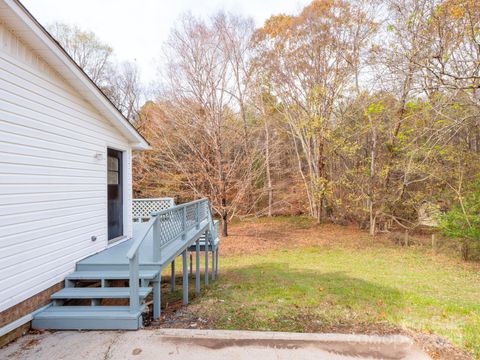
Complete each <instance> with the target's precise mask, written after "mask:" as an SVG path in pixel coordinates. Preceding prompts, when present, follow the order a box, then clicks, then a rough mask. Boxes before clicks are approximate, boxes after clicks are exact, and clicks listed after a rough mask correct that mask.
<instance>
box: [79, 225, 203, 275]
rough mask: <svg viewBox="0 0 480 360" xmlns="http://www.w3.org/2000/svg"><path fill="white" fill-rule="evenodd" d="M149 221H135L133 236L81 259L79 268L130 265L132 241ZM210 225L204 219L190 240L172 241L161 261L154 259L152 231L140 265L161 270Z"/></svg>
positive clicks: (190, 234) (163, 250)
mask: <svg viewBox="0 0 480 360" xmlns="http://www.w3.org/2000/svg"><path fill="white" fill-rule="evenodd" d="M146 226H147V223H140V222H136V223H133V238H132V239H128V240H126V241H124V242H122V243H121V244H118V245H113V246H112V247H110V248H107V249H105V250H102V251H100V252H99V253H97V254H94V255H92V256H89V257H87V258H85V259H83V260H80V261H79V262H78V264H77V267H78V268H85V267H87V266H95V265H125V266H128V258H127V252H128V250H129V249H130V247H131V246H132V243H133V242H134V241H135V239H136V238H137V237H138V236H141V235H142V234H143V232H144V229H145V228H146ZM207 227H208V221H207V220H204V221H202V223H201V224H200V227H199V229H192V230H190V232H189V234H187V236H186V239H188V240H181V239H178V240H175V241H172V242H170V243H169V244H168V245H167V246H166V247H165V248H163V249H162V253H161V258H160V261H154V260H153V251H152V248H153V236H152V232H151V231H150V232H149V233H148V234H147V237H146V238H145V241H144V242H143V243H142V245H141V246H140V249H139V265H140V266H142V265H148V266H149V267H151V266H159V270H160V269H163V268H164V267H166V266H168V265H169V264H170V263H171V262H172V261H173V260H174V259H175V258H176V257H177V256H180V255H181V253H182V252H183V251H184V250H185V249H187V248H188V247H190V246H191V245H192V244H194V243H195V241H196V240H197V239H198V238H200V237H201V236H202V234H203V233H205V230H206V229H207Z"/></svg>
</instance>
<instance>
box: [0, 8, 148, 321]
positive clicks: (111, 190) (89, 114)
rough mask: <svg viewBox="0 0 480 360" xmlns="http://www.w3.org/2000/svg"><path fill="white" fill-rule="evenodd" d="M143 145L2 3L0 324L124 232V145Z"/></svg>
mask: <svg viewBox="0 0 480 360" xmlns="http://www.w3.org/2000/svg"><path fill="white" fill-rule="evenodd" d="M147 148H148V143H147V142H146V141H145V140H144V139H143V138H142V136H140V134H139V133H138V132H137V131H136V130H135V128H134V127H133V126H132V125H131V124H130V123H129V122H128V121H127V119H125V118H124V117H123V116H122V114H121V113H120V112H119V111H118V110H117V109H116V108H115V106H113V104H112V103H111V102H110V101H109V100H108V99H107V98H106V97H105V96H104V94H103V93H102V92H101V91H100V90H99V89H98V88H97V86H96V85H95V84H94V83H93V82H92V81H91V80H90V78H89V77H88V76H87V75H86V74H85V73H84V72H83V71H82V70H81V69H80V68H79V67H78V66H77V65H76V64H75V62H74V61H73V60H72V59H71V58H70V57H69V56H68V55H67V54H66V52H65V51H64V50H63V49H62V48H61V46H59V45H58V43H57V42H56V41H55V40H54V39H53V38H52V37H51V36H50V35H49V34H48V32H47V31H46V30H45V29H44V28H43V27H42V26H41V25H40V24H39V23H38V22H37V21H36V20H35V19H34V18H33V17H32V15H31V14H30V13H29V12H28V11H27V10H26V9H25V8H24V7H23V6H22V4H21V3H20V2H18V1H16V0H0V328H1V327H2V326H4V325H5V323H7V322H8V320H9V319H10V320H14V319H13V317H12V316H9V313H8V310H9V309H12V307H14V306H16V305H18V304H21V303H22V302H24V301H25V300H26V299H29V298H31V297H32V296H35V295H36V294H39V293H41V292H42V291H45V290H47V289H49V288H50V287H52V286H54V285H55V284H57V283H59V282H60V281H62V280H63V279H64V277H65V275H66V274H68V273H69V272H71V271H72V270H73V269H74V265H75V263H76V261H77V260H79V259H82V258H85V257H86V256H88V255H90V254H93V253H96V252H98V251H100V250H102V249H105V248H106V247H108V246H109V244H111V243H112V242H114V241H117V240H121V239H123V238H130V237H131V236H132V221H131V204H132V176H131V159H132V149H147ZM107 184H108V186H107ZM27 308H28V309H27ZM30 308H31V305H30V306H26V308H25V311H21V312H22V313H27V312H28V311H29V310H31V309H30ZM16 310H17V312H18V310H21V309H18V307H17V309H16Z"/></svg>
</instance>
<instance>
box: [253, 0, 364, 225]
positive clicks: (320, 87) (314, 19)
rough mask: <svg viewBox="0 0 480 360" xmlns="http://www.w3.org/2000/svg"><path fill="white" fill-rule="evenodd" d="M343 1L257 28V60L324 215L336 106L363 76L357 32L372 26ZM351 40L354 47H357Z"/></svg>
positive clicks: (313, 204) (312, 198)
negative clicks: (266, 76)
mask: <svg viewBox="0 0 480 360" xmlns="http://www.w3.org/2000/svg"><path fill="white" fill-rule="evenodd" d="M352 9H353V7H352V6H350V4H349V3H347V2H344V1H326V0H325V1H323V0H317V1H313V2H312V3H311V4H310V5H308V6H307V7H305V8H304V9H303V11H302V12H301V13H300V14H299V15H298V16H285V15H279V16H273V17H271V18H270V19H268V20H267V21H266V23H265V25H264V26H263V27H262V28H261V29H259V30H258V31H257V33H256V38H255V41H256V48H257V61H258V62H259V63H260V64H261V66H262V67H264V68H265V70H264V73H265V74H268V75H269V83H270V84H271V85H272V91H273V93H274V96H276V97H277V98H278V99H279V101H280V102H281V110H280V111H281V112H282V113H283V115H284V119H285V122H286V124H287V128H288V132H289V134H290V137H291V139H292V142H293V145H292V146H293V148H294V149H295V152H296V156H297V163H298V170H299V172H300V174H301V177H302V179H303V181H304V185H305V191H306V194H307V199H308V204H309V212H310V214H311V215H312V216H313V217H315V218H316V219H317V221H318V222H320V221H321V219H322V218H323V217H325V210H326V207H327V205H328V202H329V200H330V201H331V199H329V194H330V191H331V177H330V175H331V174H330V173H329V164H328V162H329V161H328V159H329V158H330V156H331V155H332V153H331V151H332V148H333V147H332V138H331V130H332V123H333V116H334V112H335V107H336V105H337V103H338V101H339V99H340V98H341V97H342V96H343V95H344V94H345V91H346V90H347V87H348V86H349V85H350V84H351V81H352V79H353V78H357V79H358V76H356V75H358V72H357V70H358V68H357V67H356V65H358V61H357V60H356V59H357V57H358V56H359V53H360V51H361V50H360V49H361V47H362V45H363V43H364V41H361V40H359V39H362V38H363V37H359V36H356V35H358V34H364V33H368V28H369V27H371V26H372V24H371V23H370V22H369V21H366V16H365V14H364V13H363V12H362V11H360V10H356V11H355V16H353V15H354V14H352ZM352 41H353V42H354V43H355V46H352Z"/></svg>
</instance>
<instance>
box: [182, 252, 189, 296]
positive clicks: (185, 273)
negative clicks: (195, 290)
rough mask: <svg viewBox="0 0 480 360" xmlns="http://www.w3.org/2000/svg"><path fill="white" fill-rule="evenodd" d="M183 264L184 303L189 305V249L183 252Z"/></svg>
mask: <svg viewBox="0 0 480 360" xmlns="http://www.w3.org/2000/svg"><path fill="white" fill-rule="evenodd" d="M182 265H183V271H182V273H183V282H182V290H183V305H188V263H187V250H185V251H184V252H183V253H182Z"/></svg>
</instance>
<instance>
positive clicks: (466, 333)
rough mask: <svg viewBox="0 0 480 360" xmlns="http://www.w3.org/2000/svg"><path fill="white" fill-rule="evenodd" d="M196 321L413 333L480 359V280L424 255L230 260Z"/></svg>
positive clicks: (310, 253) (317, 253)
mask: <svg viewBox="0 0 480 360" xmlns="http://www.w3.org/2000/svg"><path fill="white" fill-rule="evenodd" d="M220 266H221V273H220V278H219V280H218V281H217V282H215V283H214V284H213V285H212V286H211V287H210V288H209V289H208V291H207V292H206V293H204V294H203V295H202V296H201V297H199V298H196V299H195V300H194V301H193V306H192V307H190V308H189V310H188V312H187V314H188V316H192V318H193V317H201V318H205V319H208V320H209V322H210V324H211V325H213V327H215V328H219V329H245V330H274V331H300V332H302V331H331V330H332V329H336V330H341V329H345V330H348V329H352V328H353V329H368V328H369V327H371V328H374V329H375V328H389V327H390V328H392V327H395V328H405V329H411V330H415V331H426V332H432V333H435V334H437V335H440V336H444V337H446V338H448V339H449V340H450V341H452V342H453V343H454V344H456V345H457V346H460V347H462V348H464V349H467V350H469V351H472V352H474V354H475V355H476V356H477V357H480V338H479V336H480V335H479V334H480V302H479V299H480V286H479V284H480V275H479V274H478V272H476V271H474V270H473V268H471V267H468V266H462V264H461V263H458V262H457V261H454V260H451V259H448V258H445V257H434V256H431V255H428V254H426V253H425V252H424V251H422V249H419V248H407V249H405V248H395V247H385V246H380V247H375V248H374V247H371V248H365V249H348V248H333V249H332V248H328V249H325V248H312V247H308V248H296V249H288V250H275V251H271V252H268V253H265V254H255V255H242V256H230V257H229V256H222V257H221V264H220Z"/></svg>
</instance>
